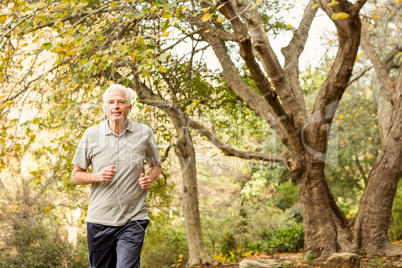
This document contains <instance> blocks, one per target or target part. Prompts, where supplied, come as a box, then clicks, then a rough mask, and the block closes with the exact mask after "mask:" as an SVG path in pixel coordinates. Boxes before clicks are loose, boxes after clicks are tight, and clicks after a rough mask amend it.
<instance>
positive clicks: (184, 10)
mask: <svg viewBox="0 0 402 268" xmlns="http://www.w3.org/2000/svg"><path fill="white" fill-rule="evenodd" d="M188 8H189V7H188V6H187V7H185V8H183V9H182V10H181V13H184V12H186V11H187V9H188Z"/></svg>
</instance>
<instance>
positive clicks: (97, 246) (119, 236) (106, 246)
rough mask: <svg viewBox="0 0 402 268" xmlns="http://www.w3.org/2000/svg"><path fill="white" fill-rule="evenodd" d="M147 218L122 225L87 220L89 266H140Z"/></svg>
mask: <svg viewBox="0 0 402 268" xmlns="http://www.w3.org/2000/svg"><path fill="white" fill-rule="evenodd" d="M148 224H149V220H138V221H130V222H128V223H127V224H126V225H124V226H117V227H115V226H105V225H102V224H96V223H91V222H87V240H88V249H89V265H90V267H91V268H116V267H118V268H128V267H131V268H140V255H141V249H142V244H143V242H144V237H145V229H146V228H147V226H148Z"/></svg>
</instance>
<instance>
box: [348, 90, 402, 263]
mask: <svg viewBox="0 0 402 268" xmlns="http://www.w3.org/2000/svg"><path fill="white" fill-rule="evenodd" d="M401 118H402V96H401V95H400V96H399V99H398V100H397V102H396V103H395V105H394V113H393V115H392V119H391V126H390V130H389V134H388V135H387V136H386V137H385V139H384V140H383V145H382V148H381V152H380V154H379V156H378V157H377V160H376V162H375V164H374V167H373V169H372V170H371V173H370V175H369V179H368V184H367V186H366V189H365V191H364V194H363V196H362V199H361V202H360V209H359V212H358V215H357V218H356V219H357V220H356V223H355V229H356V230H357V241H358V242H359V244H358V246H359V247H360V248H362V249H364V250H365V251H366V253H367V254H368V255H387V256H393V255H402V250H401V249H400V248H396V247H394V246H392V245H391V243H390V242H389V240H388V236H387V233H388V227H389V222H390V218H391V213H392V204H393V201H394V197H395V193H396V190H397V186H398V181H399V179H400V177H401V175H402V165H401V163H402V124H401V121H402V120H401Z"/></svg>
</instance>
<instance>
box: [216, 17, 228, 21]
mask: <svg viewBox="0 0 402 268" xmlns="http://www.w3.org/2000/svg"><path fill="white" fill-rule="evenodd" d="M224 20H226V18H217V19H216V21H217V22H222V21H224Z"/></svg>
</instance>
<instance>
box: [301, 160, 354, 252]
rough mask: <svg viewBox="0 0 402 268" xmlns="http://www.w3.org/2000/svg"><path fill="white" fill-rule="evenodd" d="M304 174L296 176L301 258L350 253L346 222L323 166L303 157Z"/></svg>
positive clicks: (348, 232)
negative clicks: (302, 245) (300, 229)
mask: <svg viewBox="0 0 402 268" xmlns="http://www.w3.org/2000/svg"><path fill="white" fill-rule="evenodd" d="M305 160H306V161H305V162H304V163H305V166H304V167H303V171H302V172H300V173H298V174H294V175H295V177H296V182H297V187H298V192H299V201H300V204H301V209H302V215H303V228H304V237H305V239H304V250H303V253H304V257H305V258H307V257H308V256H309V255H310V256H314V257H318V259H327V258H328V257H329V256H331V255H332V254H333V253H335V252H351V251H352V252H353V251H355V249H354V245H353V244H352V240H351V238H352V234H351V232H350V230H348V228H347V219H346V217H345V216H344V215H343V214H342V212H341V211H340V210H339V208H338V206H337V205H336V203H335V201H334V198H333V196H332V194H331V192H330V190H329V187H328V185H327V182H326V179H325V174H324V167H325V164H324V163H323V162H321V161H320V160H318V159H316V158H315V157H314V156H313V155H311V154H309V153H307V154H306V155H305Z"/></svg>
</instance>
